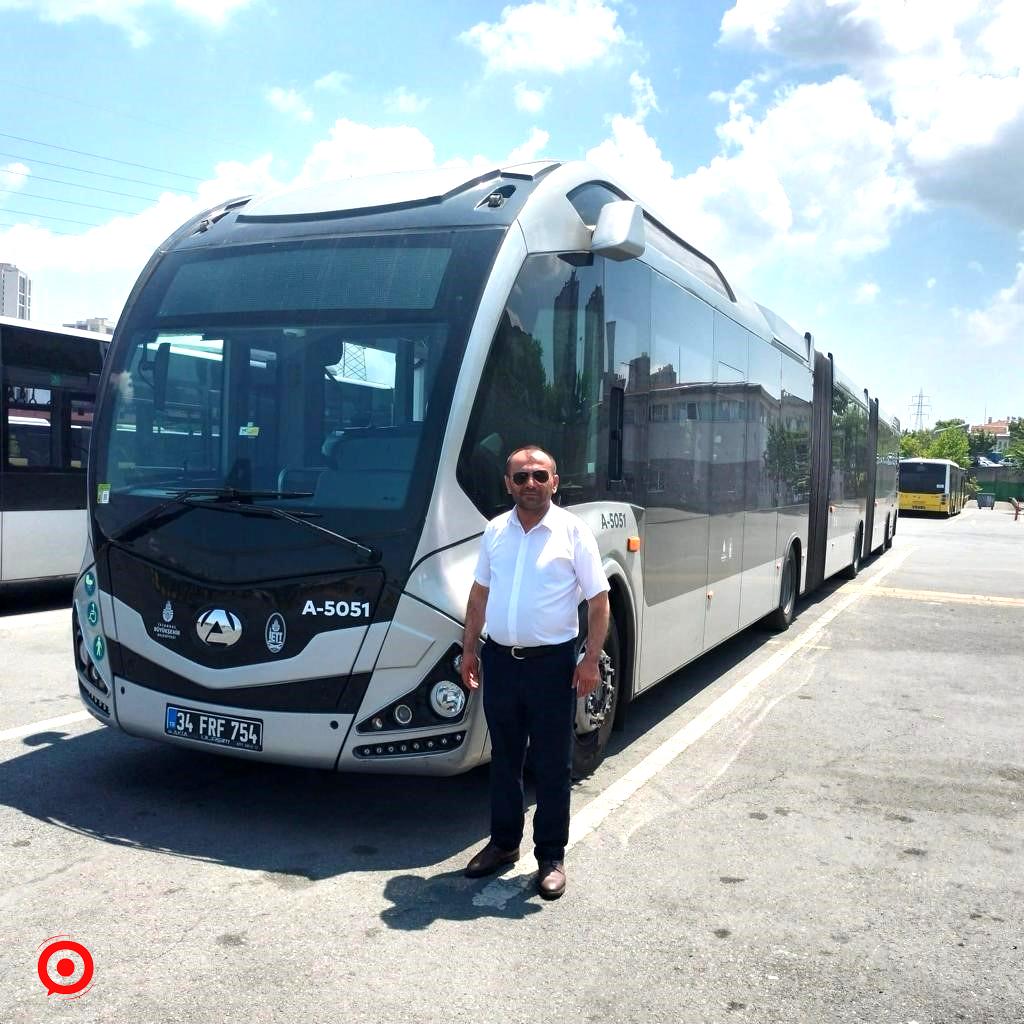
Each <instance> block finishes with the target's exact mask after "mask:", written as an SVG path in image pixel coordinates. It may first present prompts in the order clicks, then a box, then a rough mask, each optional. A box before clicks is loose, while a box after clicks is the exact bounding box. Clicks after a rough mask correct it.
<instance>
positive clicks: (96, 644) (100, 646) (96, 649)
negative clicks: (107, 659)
mask: <svg viewBox="0 0 1024 1024" xmlns="http://www.w3.org/2000/svg"><path fill="white" fill-rule="evenodd" d="M106 649H107V645H106V644H105V643H104V642H103V637H101V636H98V637H96V639H95V640H93V642H92V653H93V654H94V655H95V656H96V660H97V661H102V660H103V655H104V653H105V652H106Z"/></svg>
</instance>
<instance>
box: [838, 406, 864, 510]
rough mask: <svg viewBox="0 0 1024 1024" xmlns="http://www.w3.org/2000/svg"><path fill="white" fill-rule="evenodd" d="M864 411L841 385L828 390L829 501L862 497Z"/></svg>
mask: <svg viewBox="0 0 1024 1024" xmlns="http://www.w3.org/2000/svg"><path fill="white" fill-rule="evenodd" d="M867 433H868V412H867V409H865V408H864V406H863V405H861V404H860V402H858V401H856V400H855V399H854V398H853V397H852V396H851V395H850V394H849V393H848V392H847V391H846V390H845V389H844V388H841V387H838V386H837V387H835V388H834V389H833V392H832V485H831V488H830V490H829V498H830V499H831V500H832V501H842V500H847V501H849V500H855V499H857V498H866V497H867V493H868V484H867V461H866V459H867V453H866V448H867Z"/></svg>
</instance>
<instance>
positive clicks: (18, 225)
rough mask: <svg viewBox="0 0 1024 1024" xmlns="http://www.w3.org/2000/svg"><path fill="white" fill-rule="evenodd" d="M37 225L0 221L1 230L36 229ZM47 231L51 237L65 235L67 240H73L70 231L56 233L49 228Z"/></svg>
mask: <svg viewBox="0 0 1024 1024" xmlns="http://www.w3.org/2000/svg"><path fill="white" fill-rule="evenodd" d="M38 226H39V225H37V224H26V223H25V222H24V221H13V220H0V228H34V227H38ZM46 230H47V231H49V232H50V234H51V235H64V236H65V237H67V238H71V237H72V234H71V232H70V231H55V230H54V229H53V228H47V229H46Z"/></svg>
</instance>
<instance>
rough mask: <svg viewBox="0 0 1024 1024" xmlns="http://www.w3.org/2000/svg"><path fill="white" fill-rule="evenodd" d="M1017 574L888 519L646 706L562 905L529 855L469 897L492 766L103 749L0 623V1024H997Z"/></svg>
mask: <svg viewBox="0 0 1024 1024" xmlns="http://www.w3.org/2000/svg"><path fill="white" fill-rule="evenodd" d="M1022 555H1024V522H1014V521H1013V516H1012V514H1010V513H1008V512H1007V507H1006V506H999V507H998V508H997V509H996V510H994V511H988V510H978V509H976V508H974V507H973V506H972V507H969V508H968V510H967V511H965V512H964V513H963V514H962V515H961V516H959V517H957V518H955V519H953V520H937V519H923V518H909V517H905V518H902V519H901V520H900V523H899V529H898V531H897V534H896V537H895V541H894V545H893V548H892V550H891V551H889V552H886V553H885V554H884V555H881V556H878V557H875V558H873V559H872V560H871V561H870V562H868V563H867V564H866V565H865V567H864V569H863V570H862V572H861V575H860V577H859V578H858V579H857V580H855V581H851V582H841V581H838V580H833V581H830V582H829V583H828V584H827V585H826V586H825V587H824V588H823V589H822V590H821V591H819V592H818V593H817V594H815V595H814V596H813V597H812V598H810V599H805V600H802V601H801V602H800V604H799V606H798V612H797V620H796V622H795V623H794V625H793V627H792V628H791V629H790V630H789V631H788V632H786V633H784V634H768V633H765V632H763V631H759V630H756V629H755V630H749V631H747V632H745V633H744V634H741V635H740V636H739V637H737V638H735V639H734V640H732V641H730V642H729V643H727V644H726V645H724V646H723V647H721V648H719V649H718V650H717V651H715V652H713V653H712V654H710V655H708V656H706V657H704V658H702V659H700V660H699V661H697V662H695V663H694V664H692V665H690V666H688V667H687V668H686V669H684V670H683V671H682V672H679V673H677V674H676V675H675V676H674V677H673V678H671V679H669V680H667V681H665V682H664V683H662V684H661V685H659V686H658V687H656V688H655V689H654V690H652V691H650V692H649V693H648V694H645V695H643V696H642V697H641V698H640V699H639V700H638V701H637V702H636V703H635V705H634V706H633V708H632V711H631V715H630V718H629V722H628V725H627V728H626V730H625V731H624V732H622V733H617V734H615V736H614V738H613V749H612V751H611V754H610V756H609V757H608V758H607V760H606V761H605V763H604V764H603V765H602V766H601V768H600V769H599V770H598V772H596V773H595V775H594V776H593V777H591V778H590V779H588V780H586V781H585V782H583V783H581V784H579V785H577V786H576V787H575V788H574V795H573V840H572V847H571V850H570V851H569V854H568V857H567V868H568V875H569V887H568V892H567V894H566V895H565V897H564V898H563V899H561V900H559V901H557V902H553V903H545V902H544V901H542V900H540V899H539V897H538V896H537V895H536V894H535V893H534V891H533V888H532V884H531V882H532V874H531V872H532V869H533V864H532V863H531V862H530V860H529V858H524V860H522V861H520V863H519V864H518V865H516V866H515V867H513V868H511V869H510V870H509V871H507V872H506V873H505V874H504V875H502V876H501V877H499V878H496V879H490V880H488V879H483V880H479V881H471V880H468V879H465V878H464V877H463V876H462V873H461V872H462V868H463V866H464V865H465V863H466V861H467V860H468V859H469V857H470V856H471V854H472V853H473V852H474V851H475V850H476V849H477V848H478V847H479V846H480V845H481V844H482V843H483V842H484V841H485V839H486V835H485V832H486V827H487V769H486V768H482V769H478V770H476V771H474V772H471V773H469V774H468V775H465V776H461V777H458V778H454V779H447V780H435V779H415V778H400V777H395V778H387V777H375V776H358V775H351V776H346V775H333V774H329V773H322V772H317V771H312V770H303V769H293V768H284V767H278V766H272V765H254V764H249V763H246V762H240V761H234V760H231V759H227V758H220V757H216V756H213V755H204V754H196V753H193V752H191V751H182V750H177V749H175V748H173V747H169V746H164V745H162V744H155V743H149V742H146V741H142V740H136V739H133V738H131V737H129V736H126V735H123V734H120V733H117V732H114V731H112V730H109V729H105V728H103V727H101V726H99V725H98V723H96V722H94V721H93V720H92V719H91V718H85V717H82V714H81V711H82V709H81V707H80V704H79V702H78V698H77V684H76V682H75V677H74V668H73V663H72V661H71V654H70V642H71V641H70V623H69V612H68V607H67V605H68V598H69V595H68V594H67V592H66V590H61V589H60V588H57V589H56V590H53V589H51V590H49V591H47V592H45V593H42V594H39V593H35V592H22V591H19V592H16V593H15V594H13V595H11V594H7V595H3V596H2V597H0V651H2V652H3V658H2V664H0V851H2V852H0V883H2V886H0V929H2V931H0V1022H8V1021H9V1022H18V1024H22V1022H26V1024H27V1022H37V1021H43V1020H51V1019H54V1018H59V1019H61V1020H74V1021H82V1022H94V1021H96V1022H99V1021H103V1022H107V1021H125V1020H145V1021H152V1022H164V1021H168V1022H170V1021H232V1022H233V1021H240V1022H245V1024H256V1022H262V1021H288V1022H294V1021H324V1022H326V1021H345V1022H362V1021H368V1022H370V1021H402V1022H419V1021H424V1022H427V1021H429V1022H433V1021H439V1022H440V1021H444V1022H451V1021H489V1020H499V1021H502V1022H513V1021H530V1022H535V1021H548V1020H551V1021H555V1020H558V1021H564V1020H579V1021H595V1022H596V1021H600V1022H606V1021H607V1022H612V1021H666V1022H668V1021H671V1022H683V1024H689V1022H704V1021H709V1022H711V1021H713V1022H773V1024H775V1022H779V1024H781V1022H790V1021H792V1022H823V1024H824V1022H827V1024H833V1022H836V1024H838V1022H847V1021H850V1022H853V1021H857V1022H861V1021H863V1022H883V1021H884V1022H889V1021H892V1022H905V1024H910V1022H917V1024H940V1022H942V1024H952V1022H957V1021H968V1022H971V1024H982V1022H985V1024H989V1022H990V1024H1021V1021H1024V952H1022V950H1024V934H1022V932H1024V926H1022V922H1024V913H1022V907H1024V872H1022V870H1021V864H1022V854H1024V820H1022V813H1021V812H1022V807H1024V743H1022V736H1024V668H1022V665H1024V657H1022V656H1024V557H1022ZM527 848H528V847H527V845H526V844H524V853H525V852H526V850H527ZM57 936H66V937H69V939H70V941H74V942H78V943H81V944H82V945H83V946H85V947H86V948H87V950H88V951H89V954H90V955H91V957H92V960H93V965H94V973H93V979H92V982H91V985H90V986H89V987H88V988H87V989H86V991H85V992H84V994H81V995H80V996H79V997H78V998H67V997H65V996H64V995H62V994H61V992H59V991H56V992H54V993H53V994H50V995H48V994H47V991H46V989H45V988H44V987H43V985H42V984H41V981H40V977H39V974H38V969H37V968H38V960H39V956H40V952H41V951H42V950H44V949H45V948H47V946H48V943H47V941H46V940H48V939H50V940H51V943H50V944H51V945H52V943H53V942H67V941H68V939H67V938H65V939H58V938H55V937H57ZM80 959H81V958H80V957H79V955H78V954H77V953H75V954H74V955H70V954H54V956H53V957H52V958H51V971H52V970H55V969H57V968H58V967H60V969H61V970H62V971H63V970H67V971H72V970H74V972H75V973H71V974H69V975H68V977H69V978H71V979H72V980H74V979H75V978H77V977H78V976H79V973H78V972H79V971H80V970H81V969H82V967H83V966H84V961H82V963H80V962H79V961H80ZM65 961H66V962H65Z"/></svg>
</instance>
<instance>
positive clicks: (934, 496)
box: [900, 459, 967, 516]
mask: <svg viewBox="0 0 1024 1024" xmlns="http://www.w3.org/2000/svg"><path fill="white" fill-rule="evenodd" d="M966 500H967V471H966V470H965V469H963V468H962V467H960V466H958V465H957V464H956V463H955V462H953V461H951V460H950V459H900V511H901V512H938V513H941V514H942V515H944V516H955V515H958V514H959V513H960V512H961V511H962V510H963V507H964V503H965V502H966Z"/></svg>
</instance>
